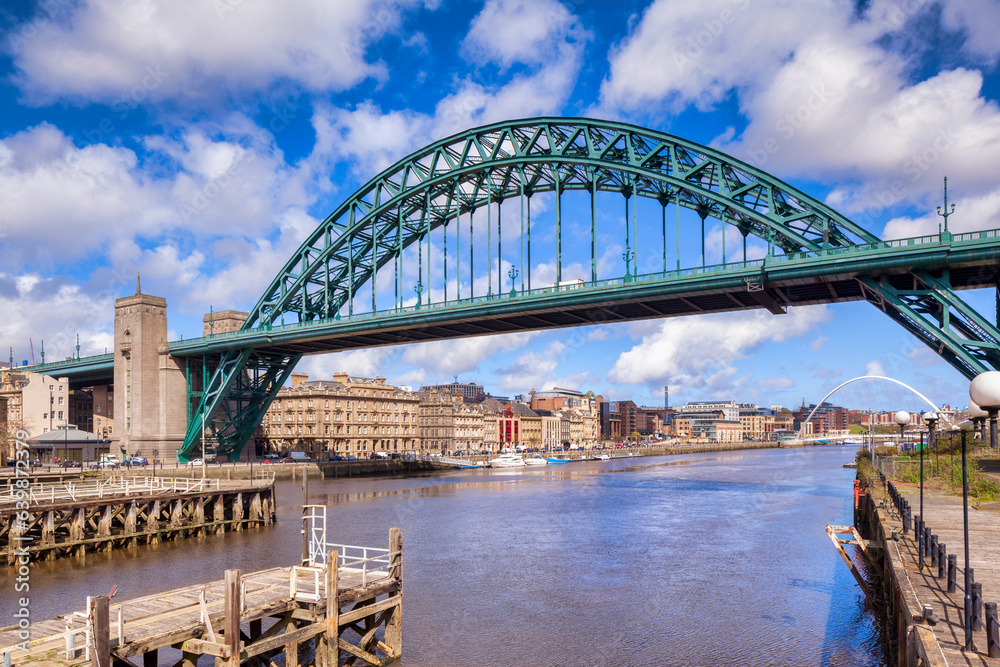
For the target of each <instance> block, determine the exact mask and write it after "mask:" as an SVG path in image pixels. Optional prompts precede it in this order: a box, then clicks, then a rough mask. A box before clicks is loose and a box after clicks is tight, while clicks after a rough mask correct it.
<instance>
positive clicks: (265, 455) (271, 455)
mask: <svg viewBox="0 0 1000 667" xmlns="http://www.w3.org/2000/svg"><path fill="white" fill-rule="evenodd" d="M264 458H265V459H277V458H278V455H277V454H264Z"/></svg>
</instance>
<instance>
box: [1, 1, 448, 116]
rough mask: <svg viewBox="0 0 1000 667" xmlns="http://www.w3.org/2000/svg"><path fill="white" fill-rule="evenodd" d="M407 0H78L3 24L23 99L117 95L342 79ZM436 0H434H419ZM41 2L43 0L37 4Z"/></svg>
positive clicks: (361, 67) (212, 91) (379, 68)
mask: <svg viewBox="0 0 1000 667" xmlns="http://www.w3.org/2000/svg"><path fill="white" fill-rule="evenodd" d="M419 4H422V3H420V2H418V0H386V1H379V0H341V1H339V2H325V1H324V0H305V1H303V2H297V3H294V4H285V3H271V2H239V1H237V0H219V1H218V2H201V1H200V0H143V1H142V2H129V3H122V2H119V1H117V0H87V1H86V2H81V3H49V4H48V7H49V9H50V11H49V10H46V9H44V8H43V9H40V10H39V14H38V15H37V16H35V17H33V18H32V19H29V20H28V21H26V22H25V23H24V24H22V25H20V26H16V27H15V28H14V29H13V30H12V31H11V32H10V34H9V35H8V39H7V50H8V52H9V53H10V55H11V56H12V57H13V60H14V65H15V67H16V69H17V75H16V81H17V83H18V85H19V86H20V87H21V89H22V90H23V91H25V92H26V93H27V94H28V95H29V96H30V98H31V99H33V100H36V101H47V100H51V99H67V98H68V99H73V100H88V101H93V100H96V101H103V102H110V103H112V104H124V105H128V104H129V103H132V102H144V101H146V100H147V99H163V98H167V97H177V98H191V97H198V96H203V95H204V96H216V95H218V94H219V93H220V92H228V93H241V92H243V91H257V90H260V89H267V88H269V87H271V86H274V85H275V84H277V83H279V82H282V81H291V82H294V83H295V84H297V85H299V86H302V87H304V88H306V89H309V90H313V91H325V90H343V89H346V88H349V87H351V86H353V85H355V84H357V83H358V82H359V81H362V80H363V79H365V78H368V77H376V78H384V77H385V76H386V67H385V65H384V64H382V63H379V62H370V61H369V60H368V59H367V57H366V56H367V54H366V51H367V48H368V46H369V45H370V44H371V43H372V42H374V41H377V40H378V39H380V38H381V37H382V36H384V35H385V34H387V33H390V32H393V31H395V30H397V29H398V27H399V23H400V15H401V11H402V10H403V9H406V8H409V7H412V6H415V5H419ZM427 4H432V5H436V3H427ZM45 6H46V5H45V4H44V3H43V7H45Z"/></svg>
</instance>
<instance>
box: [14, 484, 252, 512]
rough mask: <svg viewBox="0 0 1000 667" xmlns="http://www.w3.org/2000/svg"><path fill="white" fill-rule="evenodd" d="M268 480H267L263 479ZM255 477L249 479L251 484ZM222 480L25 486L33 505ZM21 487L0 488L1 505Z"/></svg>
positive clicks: (197, 487) (189, 488) (186, 488)
mask: <svg viewBox="0 0 1000 667" xmlns="http://www.w3.org/2000/svg"><path fill="white" fill-rule="evenodd" d="M265 481H267V480H265ZM254 482H255V480H250V483H251V485H254ZM221 488H222V481H221V480H218V479H200V478H199V479H192V478H185V477H179V478H174V477H140V478H132V477H110V478H108V479H107V480H104V481H96V482H89V483H87V482H84V483H79V482H63V483H46V482H35V483H32V484H31V486H30V487H29V488H28V489H27V496H28V498H27V500H28V501H29V502H30V503H31V504H34V505H38V504H41V503H54V502H56V501H61V500H63V501H72V502H80V501H83V500H93V499H95V498H96V499H103V498H113V497H116V496H132V495H143V494H163V493H197V492H201V491H219V490H221ZM23 493H24V489H19V488H18V487H16V486H14V480H13V479H11V480H8V483H7V485H6V486H5V487H2V488H0V507H2V506H3V505H4V504H8V503H14V502H16V501H22V502H23V501H24V500H25V498H24V496H23V495H22V494H23Z"/></svg>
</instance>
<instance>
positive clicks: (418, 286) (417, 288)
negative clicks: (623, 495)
mask: <svg viewBox="0 0 1000 667" xmlns="http://www.w3.org/2000/svg"><path fill="white" fill-rule="evenodd" d="M413 291H414V292H416V293H417V310H420V295H421V294H422V293H423V291H424V284H423V283H422V282H421V281H419V280H418V281H417V284H416V285H414V286H413Z"/></svg>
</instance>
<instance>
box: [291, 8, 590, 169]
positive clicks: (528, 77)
mask: <svg viewBox="0 0 1000 667" xmlns="http://www.w3.org/2000/svg"><path fill="white" fill-rule="evenodd" d="M483 12H484V14H486V13H489V14H490V15H493V14H496V13H505V14H506V13H509V14H511V19H512V20H513V21H514V23H516V24H519V23H520V22H522V21H524V20H527V19H531V20H532V21H534V20H535V19H536V18H537V17H536V14H538V15H539V16H541V17H542V18H539V19H538V20H539V21H542V23H541V24H540V26H539V30H541V31H542V33H541V34H542V37H537V36H536V37H532V36H531V35H533V34H534V33H529V34H528V35H527V36H521V37H519V39H518V40H504V42H505V44H507V46H505V47H504V48H505V49H508V50H505V51H501V52H497V53H496V54H495V55H494V56H493V57H495V58H498V59H499V60H500V61H501V62H507V63H508V64H509V62H513V61H514V60H517V61H523V62H527V63H528V64H529V67H528V68H527V70H526V71H524V72H518V73H517V74H515V75H514V76H511V77H510V78H509V80H507V81H506V82H505V83H503V84H501V85H484V84H482V83H479V82H478V81H475V80H473V79H472V78H465V79H462V80H459V81H457V82H456V84H455V88H454V92H452V93H451V94H449V95H446V96H445V97H443V98H442V99H440V100H439V101H438V102H437V104H436V105H435V107H434V112H433V113H422V112H417V111H412V110H408V109H407V110H389V111H383V110H382V109H381V108H380V107H379V106H378V105H376V104H374V103H373V102H371V101H365V102H361V103H359V104H357V105H356V106H355V107H353V108H339V107H332V106H328V105H326V106H324V105H320V106H317V108H316V111H315V113H314V116H313V128H314V130H315V132H316V145H315V147H314V149H313V151H312V154H311V155H310V157H309V160H308V164H309V165H310V166H311V168H312V169H313V170H314V171H316V172H317V173H321V172H323V171H324V170H326V169H327V168H328V167H329V166H331V165H333V164H335V163H337V162H341V161H347V162H349V163H350V164H351V168H352V170H353V171H354V172H355V174H357V175H360V176H372V175H374V174H376V173H378V172H379V171H381V170H382V169H384V168H385V167H387V166H389V165H390V164H392V163H394V162H396V161H397V160H399V159H400V158H402V157H403V156H405V155H407V154H408V153H410V152H412V151H414V150H417V149H419V148H422V147H423V146H426V145H427V144H429V143H431V142H433V141H435V140H438V139H441V138H442V137H446V136H449V135H451V134H455V133H456V132H459V131H462V130H465V129H468V128H470V127H476V126H479V125H485V124H487V123H492V122H497V121H502V120H507V119H510V118H524V117H529V116H538V115H545V114H553V113H558V112H559V111H560V110H561V109H562V108H563V105H564V104H565V103H566V100H567V99H568V98H569V95H570V93H571V92H572V90H573V86H574V85H575V83H576V77H577V75H578V73H579V71H580V67H581V65H582V61H583V47H584V43H585V40H586V39H587V38H589V35H588V34H587V33H586V32H584V31H583V30H582V29H581V28H580V26H579V23H578V21H577V20H576V18H575V17H574V16H573V15H572V14H570V13H569V11H568V10H566V8H565V7H563V6H562V5H561V4H559V3H557V2H555V1H554V0H546V2H543V3H539V4H538V5H537V6H536V5H534V4H530V3H524V2H521V1H520V0H500V1H496V0H491V2H489V3H487V5H486V7H485V8H484V9H483ZM484 14H480V15H479V17H477V18H476V19H475V20H474V22H473V27H472V29H471V31H470V32H469V35H468V37H467V38H466V41H465V49H466V50H467V51H470V55H474V54H479V49H480V48H482V49H487V47H490V48H492V47H491V46H490V45H492V44H493V42H492V41H490V40H492V39H495V36H496V33H495V31H496V30H497V25H502V26H503V25H504V23H503V22H502V21H501V22H500V24H493V25H491V29H492V30H493V31H494V33H493V35H492V36H490V37H487V36H486V35H485V34H484V32H483V31H484V30H485V28H484V27H483V26H485V25H487V24H485V23H483V21H484V19H483V18H482V17H483V16H484ZM500 30H501V32H502V31H504V30H507V27H502V28H501V29H500ZM543 37H544V39H545V40H546V47H545V49H544V50H543V52H544V53H545V54H546V57H545V58H544V59H542V58H539V59H532V58H530V57H529V56H528V53H529V52H530V51H531V43H532V40H534V39H542V38H543ZM522 40H523V41H522ZM487 50H488V49H487ZM491 52H492V51H491ZM480 55H481V54H480ZM475 57H479V55H475Z"/></svg>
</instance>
